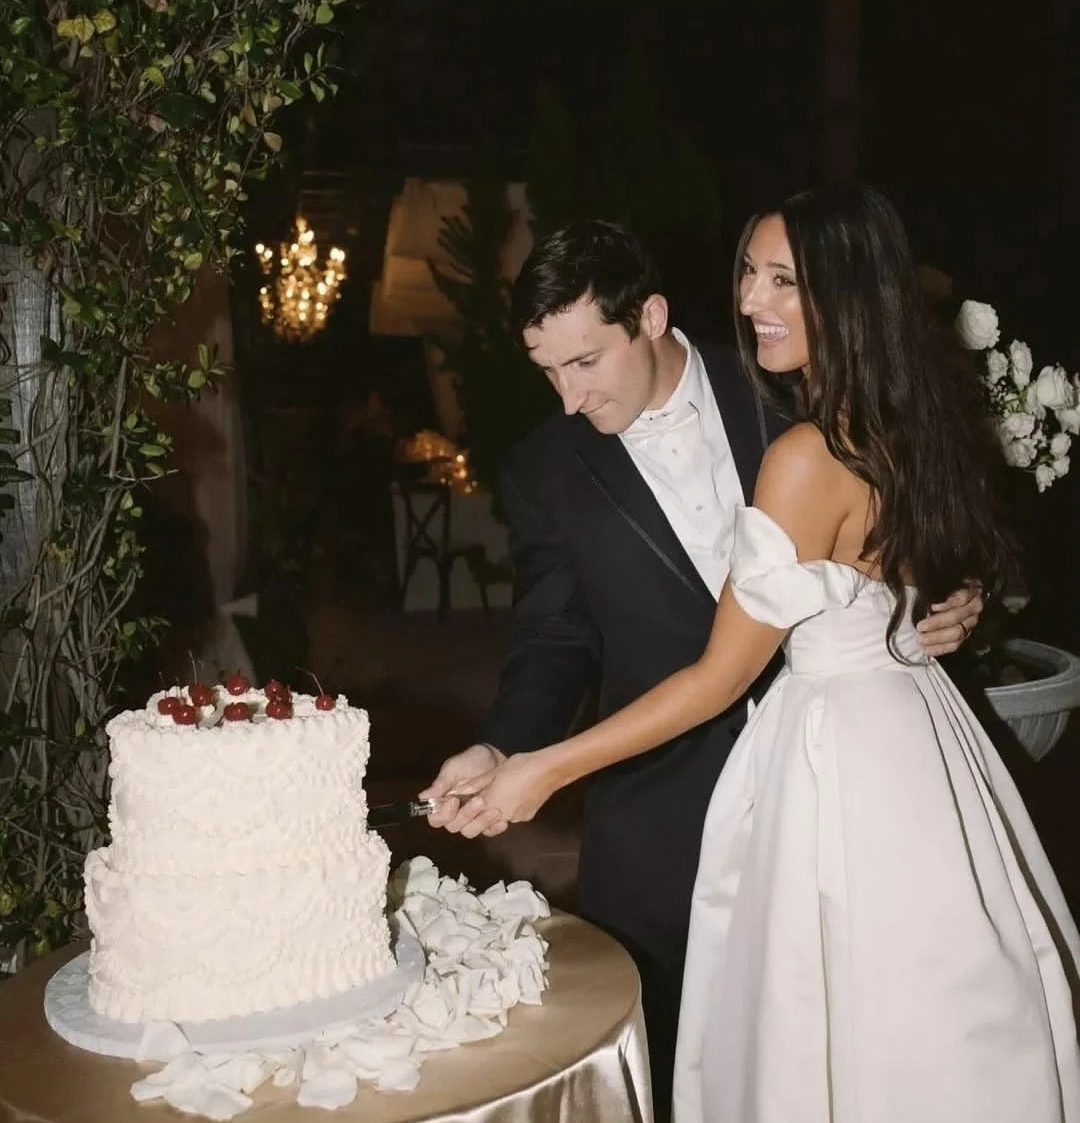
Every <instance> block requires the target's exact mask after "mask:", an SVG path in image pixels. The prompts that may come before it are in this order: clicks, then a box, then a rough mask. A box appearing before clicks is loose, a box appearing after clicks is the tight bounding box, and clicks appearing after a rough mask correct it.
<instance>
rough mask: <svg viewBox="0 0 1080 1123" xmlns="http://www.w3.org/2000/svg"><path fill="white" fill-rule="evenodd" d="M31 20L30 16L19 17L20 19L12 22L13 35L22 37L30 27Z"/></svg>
mask: <svg viewBox="0 0 1080 1123" xmlns="http://www.w3.org/2000/svg"><path fill="white" fill-rule="evenodd" d="M31 22H32V21H31V19H30V17H29V16H19V18H18V19H15V20H12V21H11V34H12V35H22V33H23V32H24V31H25V30H26V29H27V28H28V27H29V26H30V24H31Z"/></svg>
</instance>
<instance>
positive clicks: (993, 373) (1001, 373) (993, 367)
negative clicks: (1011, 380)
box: [986, 351, 1009, 385]
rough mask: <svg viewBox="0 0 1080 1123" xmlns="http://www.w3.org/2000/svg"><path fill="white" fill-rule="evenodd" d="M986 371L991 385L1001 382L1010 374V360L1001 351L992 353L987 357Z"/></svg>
mask: <svg viewBox="0 0 1080 1123" xmlns="http://www.w3.org/2000/svg"><path fill="white" fill-rule="evenodd" d="M986 370H987V373H988V374H989V376H990V384H991V385H993V384H994V383H995V382H1000V381H1001V380H1002V379H1003V378H1004V377H1005V375H1006V374H1008V373H1009V360H1008V359H1007V358H1006V357H1005V355H1004V354H1003V353H1002V352H1001V351H991V352H989V354H988V355H987V356H986Z"/></svg>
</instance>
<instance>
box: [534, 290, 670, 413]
mask: <svg viewBox="0 0 1080 1123" xmlns="http://www.w3.org/2000/svg"><path fill="white" fill-rule="evenodd" d="M666 330H667V304H666V302H665V301H664V298H663V297H662V296H659V295H656V296H651V297H649V299H648V300H647V301H646V302H645V305H644V307H643V308H642V313H641V326H640V329H639V331H638V334H637V335H636V336H635V337H634V338H633V339H631V338H630V336H629V335H628V334H627V331H626V329H625V328H624V327H623V326H622V325H621V324H606V323H604V320H603V318H602V317H601V315H600V310H599V308H597V306H596V304H595V302H594V301H593V300H592V299H591V298H589V297H583V298H582V299H581V300H579V301H578V302H577V303H576V304H573V305H571V306H570V307H569V308H568V309H567V310H566V311H565V312H555V313H553V314H552V315H550V316H546V317H545V318H544V319H543V320H541V321H540V323H539V324H537V325H535V326H534V327H529V328H526V329H525V331H524V332H523V333H522V335H523V339H524V342H525V347H526V348H527V349H528V352H529V357H530V358H531V359H532V361H533V362H534V363H536V365H537V366H538V367H540V369H541V370H542V371H543V372H544V374H545V375H547V378H548V381H549V382H550V383H551V384H552V386H554V387H555V390H556V392H557V393H558V395H559V397H560V398H561V399H562V403H563V409H565V410H566V412H567V413H568V414H571V413H581V414H584V415H585V416H586V417H587V418H588V419H589V421H590V422H591V423H592V424H593V425H594V426H595V427H596V428H597V429H598V430H599V431H600V432H601V433H621V432H622V431H623V430H624V429H627V428H629V427H630V425H632V424H633V423H634V421H636V420H637V418H638V417H639V416H640V414H641V412H642V410H645V409H649V408H652V407H653V406H654V405H656V406H659V405H662V404H663V401H656V402H654V399H655V398H657V397H658V396H660V397H663V396H664V395H663V394H662V393H661V392H660V391H659V386H658V377H657V358H656V353H655V350H654V343H655V341H656V340H657V339H659V338H660V336H662V335H663V333H664V331H666Z"/></svg>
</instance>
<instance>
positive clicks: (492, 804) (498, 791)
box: [454, 750, 559, 838]
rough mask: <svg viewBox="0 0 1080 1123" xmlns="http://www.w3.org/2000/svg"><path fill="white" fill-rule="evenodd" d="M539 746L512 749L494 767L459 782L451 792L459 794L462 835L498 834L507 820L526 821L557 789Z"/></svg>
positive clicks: (504, 828)
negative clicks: (536, 749) (527, 749)
mask: <svg viewBox="0 0 1080 1123" xmlns="http://www.w3.org/2000/svg"><path fill="white" fill-rule="evenodd" d="M558 787H559V785H558V783H556V781H555V778H554V776H553V775H552V773H551V769H550V768H549V767H548V759H547V756H546V755H545V753H544V752H543V750H541V751H539V752H533V753H515V754H514V755H513V756H510V757H507V758H506V760H504V761H503V762H502V763H501V764H500V765H498V766H497V767H496V768H492V769H491V770H490V771H488V772H485V773H484V774H483V775H482V776H477V777H475V778H474V779H472V780H467V781H465V782H464V783H462V784H459V785H457V786H456V787H455V789H454V794H455V795H457V796H459V797H461V798H463V799H464V797H467V796H468V797H471V798H469V799H468V801H467V802H464V803H463V804H462V807H461V811H460V812H459V813H458V814H459V816H460V817H468V821H467V822H464V823H463V824H462V826H461V827H460V831H461V833H462V834H463V835H464V836H465V837H466V838H475V837H476V836H477V835H479V834H483V835H485V836H487V837H488V838H493V837H494V836H495V835H499V834H502V833H503V831H505V830H506V828H507V826H509V824H510V823H527V822H528V821H529V820H530V819H532V818H533V816H534V815H535V814H536V813H537V811H539V810H540V808H541V807H543V806H544V804H545V803H547V801H548V800H549V799H550V798H551V796H552V795H553V794H554V793H555V792H556V791H557V790H558Z"/></svg>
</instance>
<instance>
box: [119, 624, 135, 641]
mask: <svg viewBox="0 0 1080 1123" xmlns="http://www.w3.org/2000/svg"><path fill="white" fill-rule="evenodd" d="M136 626H137V625H136V624H135V621H134V620H125V621H124V623H123V625H122V626H121V628H120V634H121V635H122V636H124V637H125V638H126V639H131V637H132V636H133V635H134V634H135V629H136Z"/></svg>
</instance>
